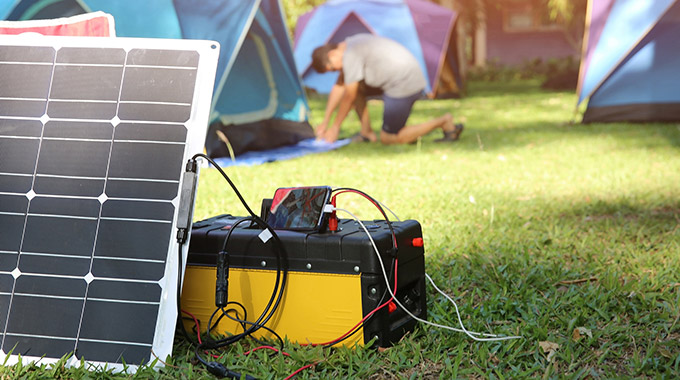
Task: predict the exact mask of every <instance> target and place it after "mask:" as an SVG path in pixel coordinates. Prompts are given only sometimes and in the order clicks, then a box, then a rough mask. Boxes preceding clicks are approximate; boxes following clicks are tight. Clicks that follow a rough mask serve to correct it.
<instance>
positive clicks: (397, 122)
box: [382, 93, 421, 134]
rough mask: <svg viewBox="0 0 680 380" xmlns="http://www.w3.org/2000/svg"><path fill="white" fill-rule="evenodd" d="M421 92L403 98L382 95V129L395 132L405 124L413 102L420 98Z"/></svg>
mask: <svg viewBox="0 0 680 380" xmlns="http://www.w3.org/2000/svg"><path fill="white" fill-rule="evenodd" d="M420 97H421V93H417V94H414V95H411V96H407V97H405V98H392V97H390V96H387V95H383V103H384V104H385V110H384V111H383V125H382V130H383V131H385V132H387V133H392V134H397V133H399V131H400V130H401V129H402V128H404V126H405V125H406V120H408V116H409V115H410V114H411V108H413V103H415V102H416V100H418V99H420Z"/></svg>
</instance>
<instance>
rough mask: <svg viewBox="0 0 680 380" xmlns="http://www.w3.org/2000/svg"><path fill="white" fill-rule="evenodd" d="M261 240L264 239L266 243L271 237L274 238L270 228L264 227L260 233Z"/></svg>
mask: <svg viewBox="0 0 680 380" xmlns="http://www.w3.org/2000/svg"><path fill="white" fill-rule="evenodd" d="M258 236H259V238H260V240H262V242H263V243H266V242H268V241H269V239H271V238H272V233H271V232H269V230H267V229H264V230H262V232H260V235H258Z"/></svg>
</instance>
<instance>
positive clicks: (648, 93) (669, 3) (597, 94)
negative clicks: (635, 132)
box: [578, 0, 680, 123]
mask: <svg viewBox="0 0 680 380" xmlns="http://www.w3.org/2000/svg"><path fill="white" fill-rule="evenodd" d="M585 33H586V34H585V37H584V49H583V57H582V60H581V73H580V76H579V83H578V94H579V103H581V102H583V101H585V100H586V99H589V100H588V107H587V109H586V112H585V114H584V116H583V122H584V123H587V122H596V121H633V122H638V121H639V122H646V121H678V120H680V91H678V89H679V88H680V49H678V42H677V39H678V36H680V1H678V0H654V1H640V0H590V1H589V2H588V15H587V19H586V32H585Z"/></svg>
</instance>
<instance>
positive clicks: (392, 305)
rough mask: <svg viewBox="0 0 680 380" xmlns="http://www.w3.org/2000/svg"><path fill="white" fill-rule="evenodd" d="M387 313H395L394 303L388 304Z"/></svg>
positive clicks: (395, 306)
mask: <svg viewBox="0 0 680 380" xmlns="http://www.w3.org/2000/svg"><path fill="white" fill-rule="evenodd" d="M387 311H388V312H390V313H394V312H395V311H397V305H395V303H394V301H390V303H388V304H387Z"/></svg>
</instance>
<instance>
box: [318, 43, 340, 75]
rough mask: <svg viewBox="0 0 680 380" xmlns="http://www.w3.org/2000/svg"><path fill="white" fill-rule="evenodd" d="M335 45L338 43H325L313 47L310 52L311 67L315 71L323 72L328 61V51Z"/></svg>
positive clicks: (335, 46)
mask: <svg viewBox="0 0 680 380" xmlns="http://www.w3.org/2000/svg"><path fill="white" fill-rule="evenodd" d="M337 47H338V44H326V45H323V46H319V47H318V48H316V49H314V51H313V52H312V67H313V68H314V70H316V72H317V73H325V72H326V71H327V67H328V64H329V63H330V60H329V59H328V53H329V52H330V51H331V50H333V49H335V48H337Z"/></svg>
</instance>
